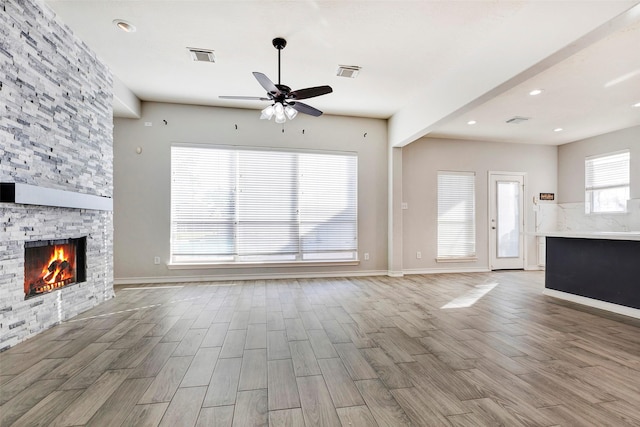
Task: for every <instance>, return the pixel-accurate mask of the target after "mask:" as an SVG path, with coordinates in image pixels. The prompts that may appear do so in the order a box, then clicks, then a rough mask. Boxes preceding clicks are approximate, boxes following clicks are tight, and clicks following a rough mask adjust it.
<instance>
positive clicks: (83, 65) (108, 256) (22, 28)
mask: <svg viewBox="0 0 640 427" xmlns="http://www.w3.org/2000/svg"><path fill="white" fill-rule="evenodd" d="M3 5H4V7H2V8H0V28H2V31H3V32H2V36H3V39H4V41H5V43H4V45H3V46H4V49H5V50H0V52H1V53H0V56H2V58H3V59H2V60H1V61H0V104H1V105H2V114H1V115H0V147H2V149H0V183H2V184H1V186H0V351H2V350H5V349H7V348H9V347H11V346H13V345H15V344H17V343H19V342H21V341H23V340H25V339H27V338H29V337H31V336H33V335H35V334H37V333H39V332H41V331H43V330H45V329H47V328H50V327H51V326H54V325H57V324H60V323H63V322H65V321H66V320H68V319H70V318H72V317H74V316H77V315H78V314H80V313H82V312H84V311H86V310H88V309H90V308H92V307H94V306H96V305H97V304H100V303H101V302H103V301H105V300H107V299H109V298H112V297H113V296H114V292H113V213H112V211H111V206H112V199H111V197H112V194H113V109H112V87H113V81H112V77H111V72H110V71H109V69H108V68H107V67H106V66H105V65H104V64H103V63H102V62H101V61H100V59H99V58H97V57H96V55H95V54H94V53H93V52H92V51H91V50H90V49H89V48H88V47H87V45H86V44H84V43H83V42H82V41H81V40H79V39H78V38H77V37H76V36H75V35H74V34H73V33H72V32H71V30H70V29H69V28H68V27H66V26H65V25H64V24H63V23H62V22H60V21H59V20H58V19H57V17H56V16H55V13H54V12H53V11H52V10H51V9H49V8H48V7H47V6H46V5H45V4H44V3H43V2H41V1H39V0H24V1H19V2H15V1H10V2H5V3H3ZM33 257H35V258H39V259H38V260H35V261H34V260H33Z"/></svg>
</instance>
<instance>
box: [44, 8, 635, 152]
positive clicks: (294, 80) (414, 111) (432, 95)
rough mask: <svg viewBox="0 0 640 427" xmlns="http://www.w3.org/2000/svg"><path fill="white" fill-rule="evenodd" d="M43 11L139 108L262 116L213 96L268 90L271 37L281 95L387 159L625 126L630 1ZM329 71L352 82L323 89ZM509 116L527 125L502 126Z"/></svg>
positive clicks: (336, 81)
mask: <svg viewBox="0 0 640 427" xmlns="http://www.w3.org/2000/svg"><path fill="white" fill-rule="evenodd" d="M46 3H47V4H48V5H49V6H51V7H52V8H53V9H54V11H55V12H56V13H57V15H58V16H59V18H60V19H61V21H62V22H64V23H65V24H67V25H68V26H69V27H70V28H71V29H72V30H73V31H74V32H75V33H76V34H77V35H78V36H79V37H80V39H82V40H83V41H85V42H86V43H87V44H88V45H89V46H90V47H91V48H92V49H93V50H94V51H95V52H96V53H97V54H98V56H99V57H100V58H101V59H102V60H103V61H104V62H105V63H106V64H107V65H108V66H109V67H110V68H111V70H112V71H113V73H114V75H115V76H116V77H117V78H118V79H119V80H120V81H121V82H122V83H123V84H124V85H125V86H126V87H128V88H129V89H130V90H131V91H132V92H133V93H134V94H135V95H136V96H137V97H138V98H139V99H141V100H143V101H162V102H175V103H187V104H198V105H212V106H222V107H237V108H253V109H261V108H263V107H264V106H265V104H264V103H261V102H259V101H258V102H255V101H232V100H221V99H219V98H218V96H220V95H246V96H263V95H264V90H263V89H262V88H261V86H260V85H259V84H258V83H257V81H256V80H255V79H254V77H253V76H252V74H251V72H253V71H260V72H262V73H264V74H266V75H267V76H269V77H270V78H271V80H273V81H277V51H276V50H275V49H274V48H273V46H272V45H271V40H272V39H273V38H274V37H284V38H286V39H287V41H288V45H287V47H286V48H285V49H284V50H283V51H282V83H283V84H286V85H288V86H290V87H291V88H292V89H300V88H304V87H310V86H318V85H324V84H328V85H330V86H332V87H333V90H334V92H333V93H332V94H329V95H325V96H321V97H318V98H313V99H309V100H306V101H305V102H306V103H308V104H310V105H312V106H314V107H316V108H319V109H320V110H323V111H324V112H325V113H326V114H337V115H351V116H361V117H373V118H385V119H386V118H389V119H390V139H391V142H392V143H393V144H394V145H396V146H401V145H405V144H406V143H409V142H411V141H412V140H415V139H416V138H418V137H420V136H423V135H429V136H437V137H444V138H463V139H480V140H488V141H506V142H522V143H537V144H553V145H557V144H563V143H566V142H571V141H575V140H578V139H583V138H586V137H589V136H594V135H599V134H602V133H606V132H610V131H613V130H617V129H622V128H627V127H630V126H635V125H640V108H632V107H631V106H632V105H633V104H635V103H638V102H640V5H638V3H640V2H638V1H637V0H633V1H631V0H601V1H598V0H588V1H582V0H569V1H544V0H537V1H499V0H492V1H403V0H390V1H366V0H361V1H347V0H340V1H320V0H317V1H312V0H298V1H273V0H271V1H268V0H260V1H251V0H248V1H245V0H234V1H217V0H210V1H144V0H130V1H113V0H108V1H94V0H92V1H81V0H75V1H69V0H47V1H46ZM114 19H124V20H126V21H129V22H131V23H132V24H134V25H135V26H136V27H137V31H136V32H135V33H128V34H127V33H124V32H122V31H119V30H118V29H117V28H116V27H115V26H114V25H113V23H112V21H113V20H114ZM187 47H195V48H203V49H212V50H214V51H215V56H216V63H215V64H211V63H200V62H193V61H191V59H190V57H189V54H188V51H187V49H186V48H187ZM338 64H343V65H358V66H361V67H362V71H361V72H360V75H359V76H358V77H357V78H356V79H347V78H342V77H337V76H336V68H337V66H338ZM534 88H542V89H544V92H543V93H542V94H541V95H539V96H536V97H532V96H529V95H528V92H529V91H530V90H531V89H534ZM127 114H128V113H127V111H126V110H124V109H120V108H116V109H115V110H114V115H116V116H127ZM516 115H517V116H524V117H529V118H530V120H529V121H527V122H525V123H522V124H519V125H512V124H506V123H505V121H506V120H507V119H509V118H511V117H513V116H516ZM471 119H473V120H476V121H477V122H478V123H477V124H476V125H473V126H470V125H468V124H467V122H468V121H469V120H471ZM317 120H322V118H319V119H317ZM558 127H561V128H563V129H564V130H563V131H562V132H553V129H555V128H558Z"/></svg>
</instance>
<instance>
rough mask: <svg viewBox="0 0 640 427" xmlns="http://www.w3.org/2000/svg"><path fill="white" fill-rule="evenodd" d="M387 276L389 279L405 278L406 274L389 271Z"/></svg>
mask: <svg viewBox="0 0 640 427" xmlns="http://www.w3.org/2000/svg"><path fill="white" fill-rule="evenodd" d="M387 276H389V277H402V276H404V273H403V272H402V271H391V270H389V271H387Z"/></svg>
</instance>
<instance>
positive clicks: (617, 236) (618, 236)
mask: <svg viewBox="0 0 640 427" xmlns="http://www.w3.org/2000/svg"><path fill="white" fill-rule="evenodd" d="M533 234H534V235H535V236H541V237H543V236H544V237H567V238H576V239H606V240H637V241H640V231H539V232H536V233H533Z"/></svg>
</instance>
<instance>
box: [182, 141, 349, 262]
mask: <svg viewBox="0 0 640 427" xmlns="http://www.w3.org/2000/svg"><path fill="white" fill-rule="evenodd" d="M357 168H358V159H357V157H356V156H355V155H352V154H346V153H340V154H327V153H311V152H286V151H278V150H260V149H239V148H236V147H222V146H195V145H182V144H180V145H178V144H176V145H173V146H172V147H171V262H172V263H175V264H180V263H187V264H191V263H233V262H301V261H317V262H320V261H349V260H355V259H356V254H357V247H358V239H357V230H358V224H357V188H358V184H357V175H358V171H357Z"/></svg>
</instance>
